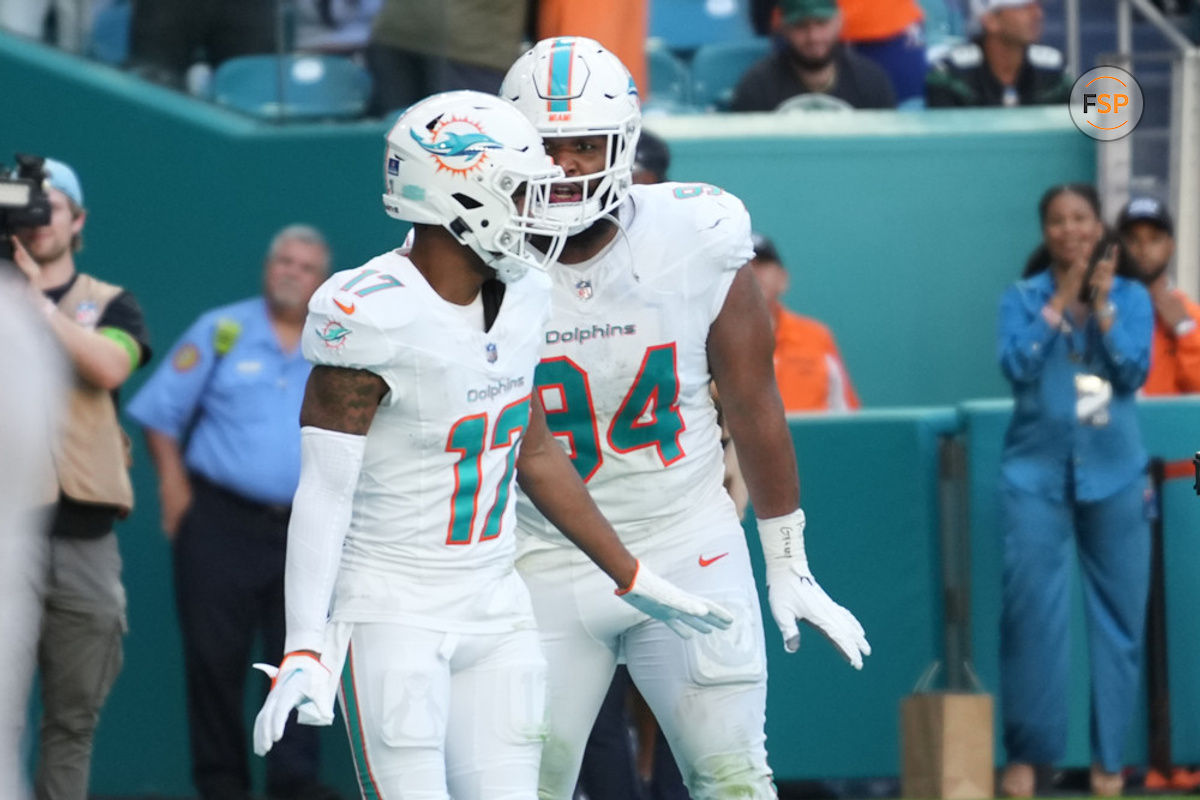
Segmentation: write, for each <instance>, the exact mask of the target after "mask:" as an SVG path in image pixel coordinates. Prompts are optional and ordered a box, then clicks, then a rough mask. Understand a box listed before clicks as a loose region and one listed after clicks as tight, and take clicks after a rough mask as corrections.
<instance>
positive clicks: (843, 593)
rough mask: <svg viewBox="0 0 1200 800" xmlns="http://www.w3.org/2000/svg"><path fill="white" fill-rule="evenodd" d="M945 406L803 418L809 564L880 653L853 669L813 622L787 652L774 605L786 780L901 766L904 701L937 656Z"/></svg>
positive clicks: (771, 706)
mask: <svg viewBox="0 0 1200 800" xmlns="http://www.w3.org/2000/svg"><path fill="white" fill-rule="evenodd" d="M956 427H957V416H956V414H955V413H954V412H953V410H951V409H948V408H929V409H917V408H914V409H903V410H890V411H877V412H873V411H865V412H862V413H860V414H857V415H854V416H844V417H824V416H795V417H793V418H792V419H791V431H792V441H793V443H794V444H795V446H796V452H797V455H798V461H799V467H800V491H801V502H802V504H803V506H804V508H805V513H806V515H807V518H808V524H807V526H806V531H805V542H806V546H807V549H808V557H809V564H810V566H811V567H812V569H813V574H814V575H815V577H816V578H817V580H818V581H819V582H820V584H821V586H822V587H823V588H824V589H825V590H826V591H827V592H828V593H829V595H830V596H831V597H832V598H833V599H834V600H836V601H837V602H839V603H841V604H842V605H844V606H846V607H847V608H849V609H850V610H851V611H853V612H854V614H855V615H856V616H857V617H858V619H859V621H860V622H862V624H863V627H864V628H866V631H867V637H868V639H869V641H870V642H871V647H872V654H871V656H870V657H869V658H867V659H866V662H865V664H864V667H863V670H862V671H861V672H855V671H854V670H853V669H851V668H850V667H849V666H848V665H847V664H846V663H845V662H844V661H843V660H842V659H841V656H839V655H838V654H837V653H836V651H835V650H834V649H833V647H832V646H830V644H829V643H828V642H827V641H826V640H825V639H824V637H822V636H821V635H820V634H818V633H817V632H816V631H815V630H814V629H813V628H811V627H809V626H807V625H805V626H802V628H801V639H800V650H799V651H798V652H796V653H794V654H788V653H787V652H786V651H784V649H783V643H782V641H781V639H780V634H779V628H778V627H777V626H776V625H775V622H774V620H772V618H771V615H770V612H769V610H768V609H767V604H766V599H767V597H766V586H765V581H764V580H763V574H762V564H761V554H760V552H759V546H758V541H757V538H758V537H757V534H756V533H754V532H753V524H749V523H748V524H747V529H748V531H749V532H748V535H749V537H750V539H751V540H752V541H751V543H750V551H751V553H752V554H753V559H754V563H755V570H756V573H757V575H758V578H759V589H760V594H761V596H762V605H763V612H764V613H763V625H764V628H765V630H766V638H767V669H768V673H769V676H770V677H769V684H768V689H767V752H768V754H769V756H770V763H771V766H772V767H773V768H774V770H775V774H776V776H777V779H779V780H796V779H815V778H822V777H829V776H843V777H873V776H883V775H896V774H898V772H899V763H900V762H899V722H898V719H899V717H898V709H899V704H900V699H901V698H902V697H904V695H906V694H908V693H909V692H910V691H912V688H913V684H915V683H916V681H917V679H918V677H919V676H920V674H921V672H922V671H923V670H924V669H925V668H926V667H927V666H929V664H930V663H931V662H933V661H934V660H936V659H939V658H941V655H940V654H941V652H942V632H941V628H942V608H941V589H940V585H941V583H940V582H941V571H940V570H941V562H940V558H939V555H938V515H937V489H938V483H937V481H938V439H939V437H940V436H942V435H945V434H947V433H952V432H953V431H954V430H955V428H956Z"/></svg>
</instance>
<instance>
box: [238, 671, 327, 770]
mask: <svg viewBox="0 0 1200 800" xmlns="http://www.w3.org/2000/svg"><path fill="white" fill-rule="evenodd" d="M254 668H255V669H259V670H262V671H263V672H265V673H267V677H269V678H271V679H272V680H271V691H270V692H269V693H268V694H267V699H266V701H264V702H263V707H262V709H261V710H260V711H259V712H258V716H257V717H255V718H254V752H255V753H257V754H258V755H260V756H265V755H266V754H267V753H269V752H270V751H271V747H272V746H273V745H274V744H275V743H276V742H278V741H279V740H280V738H281V737H282V736H283V728H284V726H285V725H287V720H288V715H290V714H291V713H292V709H293V708H297V707H298V706H302V705H304V704H305V703H314V702H317V701H318V698H320V697H323V696H325V695H326V694H327V693H328V686H329V681H330V679H331V678H332V677H333V676H332V675H331V674H330V672H329V670H328V669H327V668H326V667H325V665H324V664H322V663H321V662H320V661H319V660H318V659H317V657H316V656H315V655H314V654H313V653H309V652H302V651H298V652H295V653H288V654H287V655H286V656H284V657H283V663H281V664H280V665H279V666H278V667H273V666H271V665H270V664H255V665H254Z"/></svg>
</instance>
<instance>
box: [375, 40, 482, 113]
mask: <svg viewBox="0 0 1200 800" xmlns="http://www.w3.org/2000/svg"><path fill="white" fill-rule="evenodd" d="M367 69H368V70H370V72H371V103H370V108H369V109H368V111H369V113H371V114H372V115H374V116H377V117H381V116H385V115H387V114H388V113H389V112H392V111H397V110H399V109H403V108H408V107H409V106H410V105H412V104H413V103H415V102H417V101H418V100H421V99H423V98H425V97H428V96H429V95H431V94H434V93H436V92H448V91H451V90H454V89H474V90H475V91H477V92H484V93H486V94H497V93H499V91H500V84H501V82H502V81H503V80H504V71H503V70H496V69H491V68H490V67H480V66H477V65H475V64H467V63H464V62H462V61H454V60H453V59H449V58H444V57H441V56H430V55H425V54H424V53H416V52H413V51H411V50H401V49H399V48H396V47H389V46H388V45H385V44H379V43H378V42H371V43H369V44H368V45H367Z"/></svg>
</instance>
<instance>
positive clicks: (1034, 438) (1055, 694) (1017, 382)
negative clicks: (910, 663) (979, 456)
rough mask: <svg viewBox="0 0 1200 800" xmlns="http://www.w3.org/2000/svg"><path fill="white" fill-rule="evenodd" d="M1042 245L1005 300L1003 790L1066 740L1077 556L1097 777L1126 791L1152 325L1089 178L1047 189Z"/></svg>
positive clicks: (1145, 498)
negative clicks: (1140, 397) (1009, 393)
mask: <svg viewBox="0 0 1200 800" xmlns="http://www.w3.org/2000/svg"><path fill="white" fill-rule="evenodd" d="M1038 211H1039V214H1040V216H1041V223H1042V242H1043V243H1042V245H1041V246H1040V247H1039V248H1038V249H1037V250H1036V251H1035V252H1034V254H1033V255H1032V256H1031V257H1030V259H1029V262H1028V264H1027V265H1026V268H1025V272H1024V275H1023V277H1022V279H1021V280H1020V281H1018V282H1017V283H1016V284H1015V285H1013V286H1011V287H1009V288H1008V290H1007V291H1006V292H1005V293H1004V296H1003V299H1002V300H1001V302H1000V321H999V330H998V334H999V335H998V343H997V354H998V357H999V362H1000V367H1001V370H1002V371H1003V373H1004V375H1005V377H1006V378H1008V380H1009V382H1010V383H1011V384H1012V390H1013V395H1014V399H1015V401H1016V402H1015V406H1014V411H1013V417H1012V420H1011V422H1010V423H1009V427H1008V431H1007V433H1006V434H1005V439H1004V450H1003V453H1002V456H1001V468H1000V472H1001V474H1000V492H999V495H1000V497H999V499H1000V514H1001V531H1002V535H1003V538H1004V544H1003V547H1004V577H1003V595H1002V597H1003V599H1002V611H1001V623H1000V625H1001V628H1000V666H1001V675H1000V679H1001V688H1002V692H1001V696H1002V697H1001V699H1002V715H1003V728H1004V745H1005V749H1006V750H1007V752H1008V765H1007V766H1006V767H1005V769H1004V772H1003V774H1002V777H1001V790H1002V793H1003V794H1004V795H1006V796H1009V797H1030V796H1032V794H1033V793H1034V789H1035V779H1034V775H1035V771H1034V766H1035V765H1038V764H1051V763H1053V762H1055V761H1057V760H1058V759H1060V758H1062V757H1063V755H1064V754H1065V752H1066V744H1067V696H1068V691H1067V681H1068V680H1069V675H1068V660H1069V659H1068V650H1069V642H1068V638H1069V637H1068V616H1069V609H1070V594H1069V592H1068V590H1067V587H1068V583H1069V580H1068V578H1069V575H1070V572H1071V569H1070V563H1069V560H1070V556H1071V551H1072V549H1075V550H1076V551H1077V553H1078V556H1079V570H1080V574H1081V576H1082V580H1083V584H1084V597H1085V609H1086V612H1087V625H1088V642H1089V651H1090V660H1091V686H1092V715H1091V720H1092V725H1091V749H1092V759H1093V763H1092V769H1091V788H1092V792H1093V793H1094V794H1096V795H1100V796H1105V797H1108V796H1115V795H1118V794H1120V792H1121V789H1122V785H1123V780H1122V777H1121V769H1122V755H1123V753H1124V749H1125V741H1126V734H1127V733H1128V732H1129V725H1130V722H1131V720H1132V718H1133V711H1134V703H1135V700H1136V698H1137V687H1138V678H1139V671H1140V665H1141V653H1142V645H1143V633H1144V624H1145V620H1146V602H1147V597H1148V592H1149V580H1150V531H1149V522H1148V519H1147V517H1148V515H1149V513H1150V509H1152V508H1153V506H1154V503H1153V497H1152V495H1151V494H1150V493H1151V492H1152V491H1153V489H1152V488H1151V487H1150V485H1149V483H1148V480H1147V477H1146V474H1145V468H1146V452H1145V450H1144V449H1143V447H1142V442H1141V433H1140V431H1139V429H1138V423H1137V414H1136V408H1135V402H1134V397H1135V394H1136V392H1137V390H1138V387H1140V386H1141V385H1142V381H1143V380H1144V379H1145V377H1146V371H1147V368H1148V366H1149V360H1150V335H1151V328H1152V325H1153V318H1152V311H1151V306H1150V299H1149V297H1148V295H1147V294H1146V290H1145V289H1144V288H1143V287H1142V286H1141V284H1139V283H1138V282H1137V281H1133V280H1126V279H1124V278H1122V277H1120V276H1119V275H1116V274H1115V272H1116V261H1117V252H1116V251H1117V248H1116V245H1115V243H1112V242H1105V241H1104V225H1103V223H1102V222H1101V220H1100V201H1099V198H1098V197H1097V195H1096V190H1095V189H1094V188H1093V187H1092V186H1089V185H1080V184H1069V185H1066V186H1056V187H1053V188H1051V189H1050V190H1048V191H1047V192H1046V193H1045V194H1044V195H1043V196H1042V199H1041V203H1040V204H1039V206H1038Z"/></svg>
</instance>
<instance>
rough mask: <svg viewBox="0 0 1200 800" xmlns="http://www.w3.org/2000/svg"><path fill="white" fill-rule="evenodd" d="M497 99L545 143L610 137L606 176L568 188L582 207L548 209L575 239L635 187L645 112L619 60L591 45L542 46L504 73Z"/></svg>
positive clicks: (560, 42) (568, 41) (572, 40)
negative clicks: (578, 194) (576, 190)
mask: <svg viewBox="0 0 1200 800" xmlns="http://www.w3.org/2000/svg"><path fill="white" fill-rule="evenodd" d="M500 96H501V97H503V98H505V99H506V100H511V101H512V102H513V103H515V104H516V106H517V108H519V109H521V111H522V112H523V113H524V114H525V116H526V117H528V118H529V119H530V120H531V121H532V122H533V124H534V125H536V126H537V129H538V132H540V133H541V134H542V137H543V138H552V137H556V136H598V135H603V136H606V137H607V139H608V158H607V162H606V164H607V166H606V167H605V169H604V170H603V171H601V172H596V173H592V174H591V175H586V176H580V177H572V178H567V179H566V181H565V182H566V183H574V184H579V185H580V186H581V187H582V190H583V199H582V201H580V202H575V203H555V204H554V205H552V206H551V213H552V214H553V215H554V216H556V217H560V218H562V219H566V220H567V221H568V223H569V224H570V226H571V227H570V232H571V233H572V234H576V233H578V232H579V231H581V230H583V229H584V228H586V227H588V226H589V225H591V224H592V223H593V222H595V221H596V220H598V219H599V218H600V217H602V216H604V215H605V214H608V213H610V212H611V211H612V210H613V209H615V208H616V207H617V206H619V205H620V204H621V201H622V200H624V199H625V195H626V194H627V193H628V192H629V186H630V184H632V183H633V157H634V151H635V149H636V148H637V140H638V135H639V134H640V133H641V130H642V111H641V106H640V105H639V102H638V92H637V85H636V84H634V82H633V77H632V76H631V75H630V74H629V70H627V69H626V68H625V65H624V64H622V63H621V60H620V59H619V58H617V57H616V56H614V55H613V54H612V53H610V52H608V51H607V50H605V49H604V47H603V46H602V45H601V44H600V43H599V42H597V41H596V40H594V39H586V38H584V37H582V36H562V37H558V38H553V39H543V40H542V41H540V42H538V43H537V44H536V45H534V47H533V49H532V50H530V51H528V52H527V53H525V55H523V56H521V57H520V58H518V59H517V61H516V63H515V64H513V65H512V67H511V68H510V69H509V70H508V74H507V75H505V76H504V83H503V84H502V85H501V86H500ZM597 178H599V179H600V181H599V184H598V185H597V186H596V187H595V188H594V189H593V190H592V191H591V192H589V191H588V184H589V183H590V182H591V181H593V180H595V179H597Z"/></svg>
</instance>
